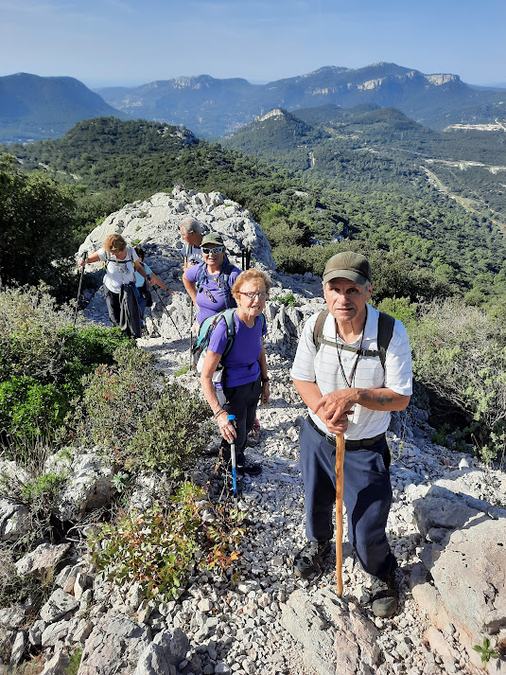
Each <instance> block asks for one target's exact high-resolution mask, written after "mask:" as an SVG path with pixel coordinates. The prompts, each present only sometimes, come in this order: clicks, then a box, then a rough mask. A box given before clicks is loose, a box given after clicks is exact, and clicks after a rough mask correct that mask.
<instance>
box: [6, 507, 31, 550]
mask: <svg viewBox="0 0 506 675" xmlns="http://www.w3.org/2000/svg"><path fill="white" fill-rule="evenodd" d="M29 529H30V512H29V511H28V509H27V508H26V506H24V505H23V504H15V503H14V502H12V501H11V500H10V499H0V540H2V541H17V540H18V539H20V537H22V536H23V535H25V534H26V533H27V532H28V531H29Z"/></svg>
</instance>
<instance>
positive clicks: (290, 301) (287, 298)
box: [272, 293, 299, 307]
mask: <svg viewBox="0 0 506 675" xmlns="http://www.w3.org/2000/svg"><path fill="white" fill-rule="evenodd" d="M272 299H273V300H274V301H275V302H279V303H280V304H281V305H284V306H285V307H296V306H297V305H298V304H299V303H298V302H297V298H296V297H295V295H294V294H293V293H285V294H284V295H276V297H274V298H272Z"/></svg>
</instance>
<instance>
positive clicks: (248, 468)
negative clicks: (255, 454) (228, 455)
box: [237, 462, 262, 476]
mask: <svg viewBox="0 0 506 675" xmlns="http://www.w3.org/2000/svg"><path fill="white" fill-rule="evenodd" d="M237 473H238V474H239V475H240V476H244V475H245V474H248V476H259V475H260V474H261V473H262V465H261V464H257V463H256V462H244V463H243V464H242V463H241V464H237Z"/></svg>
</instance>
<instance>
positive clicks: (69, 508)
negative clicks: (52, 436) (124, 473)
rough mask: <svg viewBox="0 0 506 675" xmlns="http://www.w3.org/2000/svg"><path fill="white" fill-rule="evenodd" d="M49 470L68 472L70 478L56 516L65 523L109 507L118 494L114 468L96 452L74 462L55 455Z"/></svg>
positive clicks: (47, 465) (58, 502)
mask: <svg viewBox="0 0 506 675" xmlns="http://www.w3.org/2000/svg"><path fill="white" fill-rule="evenodd" d="M45 469H46V471H65V474H66V475H67V476H68V478H67V480H66V481H65V485H64V487H63V490H62V491H61V493H60V495H59V497H58V500H57V503H56V515H57V516H58V517H59V518H60V519H61V520H64V521H75V520H79V518H81V517H82V516H83V514H84V513H86V512H88V511H92V510H93V509H97V508H100V507H102V506H106V505H107V504H109V502H110V501H111V499H112V497H113V495H114V494H115V493H116V490H115V488H114V484H113V482H112V478H113V475H114V472H113V470H112V468H111V466H110V465H109V464H108V462H107V461H106V460H105V459H103V458H102V457H100V456H99V455H98V454H95V453H93V452H87V453H85V454H82V455H76V456H74V457H72V458H71V459H70V460H69V459H63V458H61V457H60V456H59V455H58V454H56V455H53V456H51V457H49V458H48V460H47V461H46V464H45Z"/></svg>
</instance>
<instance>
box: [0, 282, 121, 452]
mask: <svg viewBox="0 0 506 675" xmlns="http://www.w3.org/2000/svg"><path fill="white" fill-rule="evenodd" d="M129 342H130V341H129V340H128V338H126V337H125V336H124V335H123V334H122V333H121V331H119V329H110V328H105V327H102V326H92V325H86V324H84V325H82V324H81V325H78V326H76V327H75V328H74V326H73V316H72V309H71V308H70V307H68V306H57V305H56V302H55V300H54V298H52V297H51V296H49V295H48V293H47V292H46V291H45V289H44V288H43V287H40V288H18V289H7V290H6V291H2V292H1V293H0V368H1V370H2V376H1V377H0V441H1V442H2V445H3V446H4V447H5V448H6V451H7V454H8V455H9V456H13V455H23V454H24V452H23V447H24V446H25V445H27V444H28V445H30V444H31V443H32V441H33V439H35V438H37V437H40V436H43V437H44V438H45V440H47V441H48V442H51V441H53V440H55V437H56V434H57V431H58V430H59V429H61V427H62V425H63V421H64V418H65V415H66V414H67V413H68V412H70V411H71V410H72V409H73V406H74V399H77V398H78V397H79V396H80V395H81V394H82V391H83V387H82V384H81V379H82V377H83V375H84V374H86V373H87V372H89V371H90V370H92V369H93V368H94V367H95V366H96V365H97V364H98V363H112V362H113V353H114V350H115V349H116V348H117V347H118V346H119V345H121V344H124V343H129Z"/></svg>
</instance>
